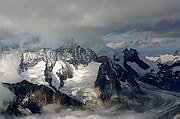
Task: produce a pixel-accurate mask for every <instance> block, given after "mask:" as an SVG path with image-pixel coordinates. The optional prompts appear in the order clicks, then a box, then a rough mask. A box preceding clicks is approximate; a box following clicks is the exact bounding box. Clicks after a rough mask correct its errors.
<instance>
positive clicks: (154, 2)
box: [0, 0, 180, 46]
mask: <svg viewBox="0 0 180 119" xmlns="http://www.w3.org/2000/svg"><path fill="white" fill-rule="evenodd" d="M179 6H180V1H179V0H51V1H49V0H0V29H3V30H5V31H8V32H12V34H15V35H16V36H17V35H22V34H26V33H28V34H31V35H35V36H39V37H40V38H41V39H42V41H43V42H44V44H47V46H48V45H49V46H51V45H53V42H54V41H55V42H57V41H58V42H60V41H61V40H66V39H72V38H73V39H75V40H77V42H81V43H82V44H88V45H90V46H91V45H93V44H94V43H99V42H101V40H100V39H101V36H102V35H104V34H106V33H109V32H112V31H116V30H123V29H124V28H125V27H124V26H127V25H130V26H135V25H137V24H138V25H139V26H140V27H139V28H140V29H145V28H146V27H147V26H151V25H152V24H153V25H154V24H156V23H157V22H159V21H163V20H164V19H167V20H169V21H176V20H178V19H180V7H179ZM179 26H180V25H179ZM144 27H145V28H144ZM130 28H133V27H130ZM147 28H148V27H147ZM177 34H178V33H177ZM0 38H1V37H0ZM0 40H3V39H0ZM55 44H57V43H55Z"/></svg>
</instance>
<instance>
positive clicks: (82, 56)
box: [55, 42, 97, 67]
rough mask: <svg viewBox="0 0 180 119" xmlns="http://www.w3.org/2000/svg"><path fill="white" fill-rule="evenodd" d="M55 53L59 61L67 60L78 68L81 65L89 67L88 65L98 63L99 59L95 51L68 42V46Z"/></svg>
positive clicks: (58, 49)
mask: <svg viewBox="0 0 180 119" xmlns="http://www.w3.org/2000/svg"><path fill="white" fill-rule="evenodd" d="M55 51H56V53H57V56H58V59H62V60H65V61H67V62H69V63H70V64H73V65H74V66H76V67H77V66H79V65H80V64H83V65H88V63H90V62H91V61H96V59H97V55H96V53H95V52H94V51H92V50H91V49H88V48H83V47H82V46H80V45H78V44H76V43H73V42H68V43H67V44H65V45H63V46H61V47H59V48H57V49H56V50H55Z"/></svg>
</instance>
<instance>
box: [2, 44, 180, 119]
mask: <svg viewBox="0 0 180 119" xmlns="http://www.w3.org/2000/svg"><path fill="white" fill-rule="evenodd" d="M97 54H98V55H97ZM19 59H20V63H19V66H18V68H17V71H18V74H19V76H20V78H21V81H19V82H15V83H10V82H5V81H4V83H3V85H4V86H5V87H7V88H8V89H9V90H10V91H12V92H13V93H14V94H15V99H14V101H13V102H10V103H9V105H8V107H7V109H6V110H4V112H3V113H4V114H8V115H16V116H18V115H26V114H32V113H41V109H42V107H43V106H45V105H48V104H52V103H60V104H62V105H66V106H75V107H81V108H82V107H83V108H84V107H85V108H91V109H107V108H108V107H111V106H113V105H116V104H123V105H124V107H125V108H126V109H133V110H136V111H137V110H138V108H139V109H141V110H144V111H145V109H143V108H142V107H143V106H145V105H146V104H147V103H149V101H150V100H151V98H152V97H151V96H149V95H148V94H146V93H145V92H146V90H144V88H143V90H142V89H141V85H139V83H138V82H137V81H138V80H140V81H142V82H145V83H148V84H151V85H154V86H157V87H159V88H162V89H165V90H173V91H178V92H180V89H179V87H178V85H179V84H180V82H179V77H180V75H179V73H180V72H179V70H176V71H175V70H174V69H175V68H177V67H179V66H180V65H179V62H178V60H177V58H175V59H176V60H177V61H175V62H173V63H172V64H171V65H169V64H166V63H164V62H157V61H153V60H151V58H150V57H147V58H146V57H143V56H142V55H141V54H140V53H139V52H138V51H137V50H136V49H132V48H130V49H127V48H126V49H118V50H110V51H109V53H108V52H96V53H95V52H94V51H93V50H91V49H88V48H84V47H83V46H81V45H78V44H76V43H74V42H68V43H66V44H64V45H62V46H60V47H59V48H57V49H55V50H54V49H50V48H43V49H41V50H37V51H24V52H22V53H21V54H20V57H19ZM152 59H153V58H152ZM158 61H159V60H158ZM173 61H174V60H173ZM171 79H172V80H171ZM144 91H145V92H144ZM7 104H8V103H7ZM152 105H154V102H153V104H152ZM32 106H33V107H32ZM154 106H155V105H154ZM151 108H153V106H150V107H149V109H151Z"/></svg>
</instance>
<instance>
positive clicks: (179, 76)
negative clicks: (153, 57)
mask: <svg viewBox="0 0 180 119" xmlns="http://www.w3.org/2000/svg"><path fill="white" fill-rule="evenodd" d="M158 66H159V69H160V70H159V71H158V72H157V73H154V72H151V73H147V74H146V75H145V76H143V77H140V78H139V80H140V81H142V82H144V83H148V84H151V85H154V86H156V87H158V88H161V89H164V90H169V91H177V92H180V86H179V85H180V71H175V72H173V69H172V68H174V67H177V66H180V63H179V62H175V63H173V64H172V65H167V64H158Z"/></svg>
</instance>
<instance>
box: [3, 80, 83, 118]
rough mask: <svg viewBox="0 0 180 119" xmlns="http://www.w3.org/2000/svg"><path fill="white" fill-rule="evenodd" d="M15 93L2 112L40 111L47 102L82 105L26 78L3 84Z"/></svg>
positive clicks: (28, 112) (19, 113) (18, 113)
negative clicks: (17, 81)
mask: <svg viewBox="0 0 180 119" xmlns="http://www.w3.org/2000/svg"><path fill="white" fill-rule="evenodd" d="M3 85H4V86H5V87H7V88H9V90H10V91H12V92H13V93H14V94H15V96H16V97H15V99H14V101H13V102H11V103H10V104H9V106H8V108H7V110H6V112H4V113H5V114H7V115H14V116H23V115H27V114H32V113H34V114H35V113H41V108H42V107H43V106H45V105H48V104H53V103H60V104H62V105H64V106H71V105H72V106H77V107H82V106H83V104H82V103H80V102H78V101H77V100H74V99H72V98H70V97H69V96H67V95H65V94H62V93H60V92H59V91H56V92H54V91H53V90H52V89H51V88H48V87H46V86H44V85H40V86H38V85H36V84H32V83H30V82H28V81H26V80H24V81H22V82H19V83H15V84H8V83H4V84H3Z"/></svg>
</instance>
